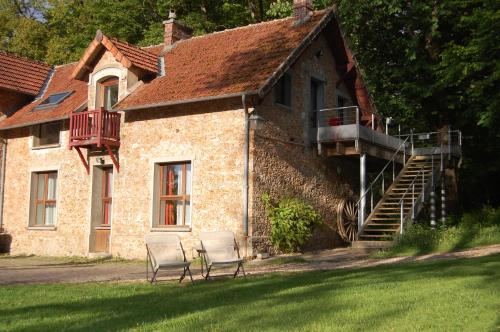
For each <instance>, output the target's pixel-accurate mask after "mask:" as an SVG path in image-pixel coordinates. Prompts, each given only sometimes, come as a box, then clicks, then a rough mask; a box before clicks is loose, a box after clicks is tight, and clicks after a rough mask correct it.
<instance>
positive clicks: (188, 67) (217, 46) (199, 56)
mask: <svg viewBox="0 0 500 332" xmlns="http://www.w3.org/2000/svg"><path fill="white" fill-rule="evenodd" d="M330 14H332V12H331V11H321V12H315V13H314V14H313V15H312V17H311V18H310V19H309V20H308V21H307V22H305V23H303V24H301V25H298V26H294V25H293V18H287V19H282V20H275V21H271V22H265V23H260V24H254V25H249V26H246V27H240V28H236V29H231V30H226V31H222V32H217V33H213V34H208V35H205V36H201V37H195V38H191V39H187V40H182V41H179V42H178V43H176V44H174V47H173V48H171V49H170V50H169V51H168V52H167V53H166V54H165V55H164V60H165V76H163V77H158V78H155V79H153V80H152V81H151V82H149V83H146V84H144V85H142V86H140V87H139V88H137V90H135V91H134V92H133V93H132V94H131V95H129V96H128V97H126V98H125V99H123V100H122V101H121V102H120V104H119V105H118V109H126V108H139V107H141V108H147V107H148V105H149V106H154V105H157V104H162V103H170V102H172V103H176V102H182V101H189V100H195V99H199V98H204V97H218V96H225V95H231V94H239V93H243V92H250V91H251V92H256V91H258V90H259V89H261V90H260V92H262V89H263V88H264V87H266V86H268V85H272V80H271V78H273V77H275V75H276V73H279V72H281V71H282V68H284V66H283V64H285V63H290V62H292V61H293V60H290V59H294V57H293V56H292V55H294V56H295V55H296V54H299V53H300V52H299V51H300V50H301V48H303V47H304V45H306V44H304V41H305V40H310V39H311V38H308V37H311V36H312V33H313V32H314V31H320V29H319V27H320V26H321V24H322V22H327V19H328V18H329V17H330V16H329V15H330ZM98 37H99V33H98V36H97V37H96V39H94V41H92V43H91V44H90V46H89V48H88V49H87V51H86V52H85V54H84V56H83V57H82V60H80V62H79V63H72V64H68V65H64V66H59V67H56V68H55V71H54V74H53V77H52V78H51V80H50V82H49V84H48V87H47V91H46V92H45V93H44V95H43V97H42V98H40V99H39V100H36V101H34V102H32V103H30V104H28V105H26V106H25V107H23V108H22V109H20V110H18V111H17V112H15V113H14V114H12V115H11V116H10V117H8V118H6V119H4V120H3V121H1V122H0V129H2V128H3V129H5V128H11V127H16V126H23V125H29V124H32V123H39V122H48V121H51V120H56V119H60V118H62V117H66V116H68V114H69V113H70V112H72V111H73V110H75V109H77V108H78V107H79V106H81V105H83V104H84V103H85V102H86V101H87V98H88V93H87V89H88V86H87V83H86V82H85V81H82V80H80V79H81V78H82V76H83V75H84V73H83V72H82V71H83V70H87V69H85V68H86V67H85V63H86V62H87V61H91V62H92V61H95V59H96V57H97V56H98V54H99V52H102V49H101V50H99V48H98V47H100V46H99V44H101V41H102V44H107V46H105V45H103V46H104V47H106V49H109V48H111V49H112V51H111V52H115V53H116V54H118V55H120V56H124V57H127V59H125V62H127V63H128V64H130V65H132V64H134V65H135V66H137V67H140V68H142V69H146V68H147V69H146V70H148V71H153V69H154V72H156V70H157V69H156V67H157V55H159V54H162V52H163V51H164V46H163V45H161V44H160V45H155V46H151V47H145V48H143V49H140V48H138V47H135V46H132V45H128V44H126V43H122V42H119V41H116V40H111V39H109V38H107V37H106V36H104V35H102V33H101V35H100V41H99V40H98V39H99V38H98ZM102 44H101V45H102ZM74 77H79V78H80V79H76V78H74ZM270 83H271V84H270ZM64 91H75V92H74V93H73V94H72V95H71V96H69V97H68V98H67V99H65V100H64V101H63V102H62V103H61V104H59V105H56V106H55V107H53V108H48V109H43V110H34V108H35V107H36V106H37V105H38V104H39V103H41V102H42V101H43V100H44V99H45V98H46V97H48V96H49V95H50V94H53V93H57V92H64Z"/></svg>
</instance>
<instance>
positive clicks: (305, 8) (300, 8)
mask: <svg viewBox="0 0 500 332" xmlns="http://www.w3.org/2000/svg"><path fill="white" fill-rule="evenodd" d="M313 10H314V6H313V2H312V0H293V18H294V21H295V24H296V25H297V24H301V23H304V22H305V21H307V20H308V19H309V18H310V17H311V15H312V13H313Z"/></svg>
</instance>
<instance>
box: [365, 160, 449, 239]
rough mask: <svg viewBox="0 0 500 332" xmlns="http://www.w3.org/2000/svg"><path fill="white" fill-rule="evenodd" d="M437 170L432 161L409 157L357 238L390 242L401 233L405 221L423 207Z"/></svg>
mask: <svg viewBox="0 0 500 332" xmlns="http://www.w3.org/2000/svg"><path fill="white" fill-rule="evenodd" d="M438 171H439V164H438V163H435V162H434V158H432V157H426V156H412V157H411V158H410V159H409V160H408V161H407V162H406V165H405V166H404V168H403V169H402V170H401V172H400V173H399V175H398V176H397V177H396V178H395V180H394V182H393V183H392V184H391V185H390V186H389V188H388V189H387V191H386V192H385V194H384V196H383V197H382V199H381V200H380V201H379V202H378V203H377V205H376V206H375V207H374V209H373V211H372V212H371V213H370V215H369V216H368V218H367V219H366V220H365V222H364V224H363V226H362V228H361V229H360V231H359V232H358V239H359V240H364V241H390V240H392V239H393V237H394V235H396V234H398V233H402V231H403V227H404V222H405V221H406V219H409V218H410V219H414V218H415V216H416V215H417V214H418V212H419V211H420V209H421V208H422V203H423V202H424V201H425V196H426V194H427V195H429V191H430V189H431V187H432V186H433V184H434V183H435V181H436V180H437V175H438V174H439V172H438Z"/></svg>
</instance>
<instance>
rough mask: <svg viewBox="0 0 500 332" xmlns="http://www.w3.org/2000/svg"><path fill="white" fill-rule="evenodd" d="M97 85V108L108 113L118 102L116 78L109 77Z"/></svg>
mask: <svg viewBox="0 0 500 332" xmlns="http://www.w3.org/2000/svg"><path fill="white" fill-rule="evenodd" d="M97 84H98V86H97V107H103V108H104V109H106V110H108V111H109V110H111V109H112V108H113V106H114V105H115V104H116V103H117V102H118V77H109V78H107V79H105V80H103V81H100V82H98V83H97Z"/></svg>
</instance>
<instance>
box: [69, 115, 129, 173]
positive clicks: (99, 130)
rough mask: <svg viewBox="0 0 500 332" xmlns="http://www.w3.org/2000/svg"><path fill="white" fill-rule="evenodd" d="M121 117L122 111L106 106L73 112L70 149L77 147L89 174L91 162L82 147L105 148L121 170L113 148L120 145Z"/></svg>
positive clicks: (70, 125) (70, 124) (70, 127)
mask: <svg viewBox="0 0 500 332" xmlns="http://www.w3.org/2000/svg"><path fill="white" fill-rule="evenodd" d="M120 118H121V114H120V113H117V112H110V111H107V110H105V109H104V108H100V109H97V110H91V111H85V112H74V113H72V114H71V116H70V118H69V149H70V150H71V149H73V148H75V150H76V151H77V152H78V155H79V156H80V159H81V161H82V163H83V165H84V166H85V169H86V170H87V174H88V173H89V172H90V167H89V162H88V160H87V158H85V156H84V155H83V153H82V151H81V148H85V149H94V148H97V149H101V148H104V149H105V150H106V151H107V153H108V154H109V156H110V157H111V160H112V161H113V164H114V165H115V167H116V169H117V171H119V169H120V167H119V164H118V160H117V159H116V157H115V154H114V153H113V151H112V149H111V148H112V147H119V146H120Z"/></svg>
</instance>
